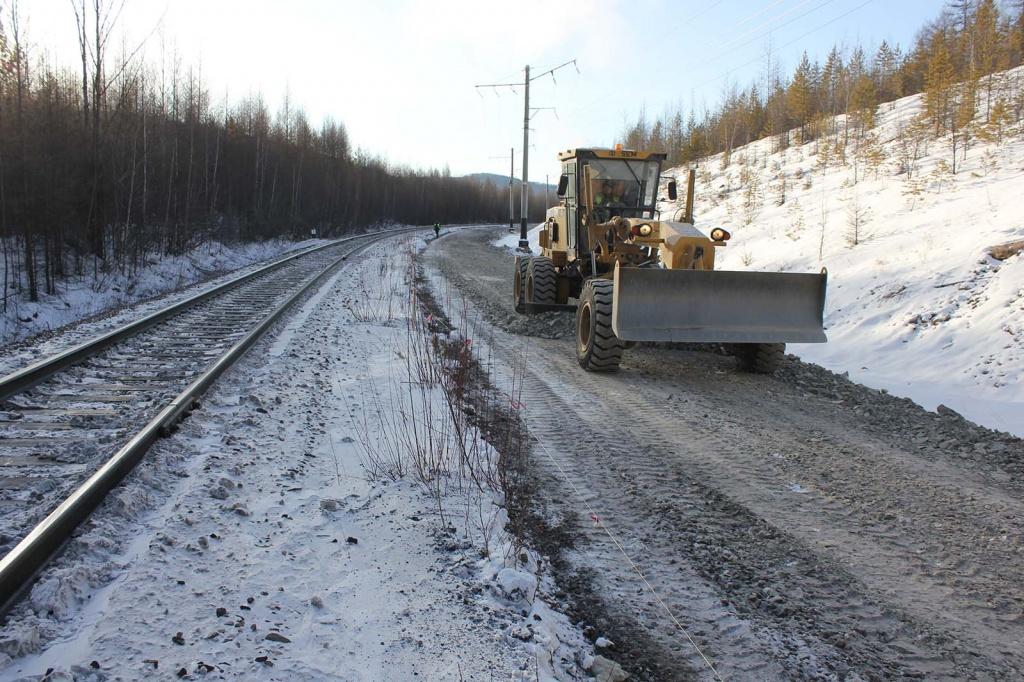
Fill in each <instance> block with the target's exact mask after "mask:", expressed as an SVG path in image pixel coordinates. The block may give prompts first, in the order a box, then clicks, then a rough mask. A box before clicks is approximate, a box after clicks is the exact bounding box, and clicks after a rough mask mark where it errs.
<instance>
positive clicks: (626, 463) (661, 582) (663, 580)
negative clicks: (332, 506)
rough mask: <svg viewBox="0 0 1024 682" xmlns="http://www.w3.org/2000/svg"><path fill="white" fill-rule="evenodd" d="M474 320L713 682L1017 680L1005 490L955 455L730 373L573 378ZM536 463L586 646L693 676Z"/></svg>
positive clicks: (683, 360)
mask: <svg viewBox="0 0 1024 682" xmlns="http://www.w3.org/2000/svg"><path fill="white" fill-rule="evenodd" d="M471 253H472V254H473V255H474V256H476V255H477V252H476V251H473V252H471ZM456 262H458V263H460V264H462V263H466V262H467V259H466V257H465V254H460V258H459V259H458V260H457V261H456ZM443 265H444V262H443V261H442V266H443ZM477 267H483V269H482V270H481V272H493V271H494V264H493V263H492V264H488V265H485V266H477ZM463 283H464V282H463ZM480 288H483V289H485V290H486V289H487V285H480ZM474 293H476V294H479V293H480V292H479V291H476V292H474ZM486 296H487V297H488V299H489V297H490V293H489V292H488V294H486ZM474 302H475V303H480V301H478V300H476V297H475V298H474ZM486 304H487V305H490V304H491V303H490V301H489V300H488V301H486ZM475 323H476V324H477V325H478V331H477V334H478V336H479V337H481V338H490V339H491V344H490V345H491V346H492V347H493V351H494V353H495V355H496V356H497V357H498V359H499V361H498V362H496V363H495V365H496V366H498V365H511V366H515V365H516V364H522V357H523V354H524V353H526V354H528V357H529V365H528V375H527V379H526V381H525V384H526V387H525V389H524V394H523V400H522V401H523V403H524V408H523V411H524V416H525V419H526V422H527V424H528V427H529V430H530V433H531V435H532V436H534V437H537V438H538V439H539V440H540V442H541V443H543V444H544V445H545V446H546V447H547V449H548V450H550V451H551V453H552V454H554V455H555V456H558V457H560V463H562V466H565V467H567V468H568V469H571V473H570V475H571V476H573V477H574V478H576V479H579V480H582V481H585V484H584V486H585V489H586V490H587V491H588V499H589V500H590V501H591V503H592V504H594V506H595V508H596V509H598V510H599V513H600V512H601V511H603V513H605V514H608V515H609V516H608V518H607V519H606V521H607V522H608V524H609V525H610V526H611V528H612V529H613V530H624V531H626V532H625V533H623V535H627V536H629V537H630V541H629V542H628V546H627V551H629V552H630V554H631V555H633V556H634V558H635V559H636V560H637V561H638V563H639V564H640V566H641V568H642V569H643V570H644V572H645V574H647V576H648V578H649V579H650V580H651V582H652V583H653V584H655V585H657V586H661V587H665V588H666V591H665V592H664V593H663V596H665V597H666V601H667V602H668V603H669V604H670V606H672V608H673V609H674V611H675V612H676V614H677V616H679V617H680V619H681V620H683V622H684V624H685V625H686V627H687V629H688V630H690V631H691V633H692V634H694V636H695V638H696V639H697V640H698V642H699V643H700V644H701V646H702V647H707V649H708V652H709V653H710V655H711V657H712V659H713V660H714V661H715V663H716V665H718V666H720V670H721V672H722V674H723V676H724V677H725V678H727V679H728V678H731V677H732V678H750V677H756V678H775V677H803V678H817V677H834V678H840V679H841V678H844V677H849V676H852V677H857V676H862V677H868V678H883V677H884V678H888V677H900V676H906V677H929V678H931V677H939V678H942V677H957V678H963V677H976V676H982V677H985V678H997V679H998V678H1012V677H1015V676H1018V675H1019V674H1020V673H1019V670H1020V669H1021V660H1020V654H1019V653H1018V652H1019V651H1020V647H1019V646H1015V644H1016V643H1017V642H1019V640H1020V636H1021V635H1020V634H1019V633H1020V632H1021V628H1020V624H1021V622H1022V619H1021V610H1022V609H1021V604H1022V603H1024V602H1022V599H1021V587H1020V585H1021V580H1020V578H1021V575H1020V574H1021V562H1020V559H1019V557H1020V537H1021V536H1020V534H1019V529H1020V526H1019V524H1020V521H1019V519H1020V518H1021V515H1020V514H1018V513H1017V512H1018V511H1019V510H1020V508H1021V502H1020V497H1019V495H1017V494H1015V493H1016V492H1017V490H1016V488H1017V486H1015V485H1006V486H1003V485H995V484H994V483H993V479H992V478H991V477H990V476H989V472H988V471H986V470H985V469H984V468H983V467H981V466H980V465H979V463H978V462H976V461H973V460H970V459H968V460H966V461H958V460H957V458H956V455H955V453H951V454H946V453H935V452H917V453H915V452H911V451H910V450H909V449H905V448H903V447H900V445H899V439H898V436H896V435H893V436H891V437H890V436H889V434H885V433H880V432H878V430H877V428H876V425H875V423H874V421H871V422H870V423H868V422H867V421H866V420H865V419H864V418H863V416H862V415H860V414H859V411H858V410H851V409H850V407H849V406H846V405H842V406H840V405H836V404H835V402H838V401H831V400H828V399H827V398H823V397H822V396H819V395H810V396H809V395H807V394H806V393H804V392H803V391H802V389H801V388H799V387H798V386H795V385H793V383H784V382H781V381H777V380H772V379H764V378H753V377H746V376H744V375H737V374H735V372H733V371H732V370H731V361H730V360H729V359H726V358H721V357H717V356H714V355H710V354H706V353H700V354H697V353H692V352H681V351H666V350H660V349H645V348H637V349H635V350H633V351H630V352H629V353H627V359H626V363H625V366H624V371H623V372H620V373H619V374H617V375H611V376H609V375H604V376H598V375H591V374H586V373H583V372H582V371H581V370H580V369H579V368H578V367H577V366H576V363H575V358H574V357H573V351H572V347H571V344H570V343H565V342H558V341H549V340H542V339H531V340H530V341H524V340H523V339H522V337H514V336H508V335H507V334H504V333H503V332H501V331H500V330H492V329H491V328H490V326H489V325H487V324H486V323H484V322H482V321H481V320H479V319H478V320H476V321H475ZM524 348H525V350H524ZM652 377H653V378H652ZM852 407H856V404H854V405H853V406H852ZM923 414H924V415H925V416H927V413H923ZM933 417H934V415H931V417H929V418H933ZM900 418H901V419H905V418H906V416H905V415H901V416H900ZM920 421H922V422H923V421H924V419H921V420H920ZM914 426H915V427H916V426H919V424H916V423H915V424H914ZM545 460H546V455H545V454H544V453H543V452H542V451H540V450H539V449H538V448H534V451H533V453H532V458H531V460H530V465H531V466H532V467H534V468H535V470H536V472H535V474H536V475H535V476H534V479H535V480H536V482H537V485H538V490H535V491H533V492H534V494H535V497H536V498H537V501H538V502H539V503H542V504H543V505H545V506H548V507H550V509H551V510H552V511H551V512H547V511H546V512H545V513H546V514H547V515H549V516H552V517H553V518H557V519H559V520H560V521H559V522H560V523H562V526H570V525H571V527H572V530H571V531H570V533H571V532H575V533H576V534H578V535H579V536H580V538H578V541H577V542H573V540H572V539H571V538H570V539H569V540H568V542H569V543H572V544H574V545H575V547H568V548H566V549H564V550H563V552H562V553H563V554H564V555H565V556H566V557H567V559H568V564H569V565H571V566H573V567H574V568H577V569H579V570H580V572H581V573H583V574H585V578H586V579H587V580H590V581H591V583H592V585H591V586H590V588H592V589H593V590H594V591H595V592H597V593H598V594H599V595H600V596H601V598H602V599H603V600H604V601H605V602H606V603H605V606H606V607H607V611H608V613H609V614H611V615H612V618H611V623H612V633H607V632H606V633H599V634H608V635H609V636H612V638H613V639H614V634H615V628H618V629H619V630H618V631H619V632H629V633H631V635H636V634H639V635H640V636H641V637H646V638H648V639H649V641H647V642H644V643H643V646H642V647H640V649H641V650H645V651H648V652H653V653H654V655H656V656H657V657H658V659H659V661H658V662H659V663H661V665H658V666H657V667H652V669H651V671H650V672H649V674H648V675H647V677H649V678H650V679H688V678H691V677H694V676H699V675H700V674H701V672H700V671H701V665H702V664H701V662H700V660H699V658H698V657H696V655H695V654H694V653H693V652H692V650H687V649H686V647H688V646H689V645H688V644H686V643H685V640H683V639H682V638H681V637H678V636H674V635H675V633H674V632H673V630H672V625H671V622H670V621H669V620H668V619H667V618H665V617H664V616H663V614H661V613H660V611H659V609H658V608H657V605H656V603H655V602H654V601H653V600H652V599H650V598H649V597H648V596H647V595H645V594H643V593H642V589H641V588H640V585H639V583H638V582H637V581H636V578H635V576H634V575H632V574H631V572H630V571H629V569H628V566H626V565H625V564H624V562H623V561H622V560H621V558H620V557H619V555H618V553H617V550H616V549H615V548H614V546H613V545H612V544H611V543H610V542H609V541H608V540H607V538H606V537H605V536H604V534H603V532H602V531H601V529H600V528H598V527H595V526H594V524H593V523H592V522H590V520H588V519H582V520H576V519H578V507H577V505H576V504H575V503H574V500H572V499H570V498H568V497H567V490H566V488H565V486H563V485H561V484H560V482H559V480H558V478H557V477H558V472H557V471H556V469H555V467H553V466H552V465H551V464H550V463H547V462H546V461H545ZM936 523H941V524H943V527H936V526H935V525H934V524H936ZM556 525H557V524H556ZM560 529H562V530H564V528H563V527H560ZM996 533H1002V535H1001V536H996V535H995V534H996ZM972 536H987V537H988V538H990V539H989V540H988V541H987V546H984V547H981V546H977V542H976V541H972ZM993 537H1002V538H1009V542H1006V543H1005V544H1004V545H1000V544H999V543H997V542H992V541H991V538H993ZM570 579H571V580H576V579H577V578H576V577H575V576H573V577H571V578H570ZM986 595H988V596H989V599H988V601H986V599H985V596H986ZM993 596H994V597H995V598H994V600H993V599H992V597H993ZM1015 633H1018V634H1015ZM644 647H646V649H644ZM625 648H629V644H628V643H626V645H625ZM635 649H636V647H633V648H632V649H631V650H630V651H627V652H626V653H627V654H629V653H630V652H631V651H632V650H635ZM620 653H621V652H620ZM619 658H620V660H622V658H623V656H621V655H620V656H619ZM625 658H626V659H628V658H629V656H628V655H627V656H625ZM623 662H624V664H627V665H629V664H630V662H634V663H635V662H636V661H635V660H634V661H628V660H623ZM666 663H667V664H668V665H666ZM673 663H674V664H676V667H675V668H674V669H673V668H671V664H673ZM705 675H706V673H705Z"/></svg>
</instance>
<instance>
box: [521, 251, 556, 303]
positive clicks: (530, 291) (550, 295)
mask: <svg viewBox="0 0 1024 682" xmlns="http://www.w3.org/2000/svg"><path fill="white" fill-rule="evenodd" d="M557 297H558V273H556V272H555V264H554V263H552V262H551V259H550V258H547V257H545V256H534V257H533V258H531V259H530V264H529V265H528V266H527V268H526V301H527V303H555V300H556V299H557Z"/></svg>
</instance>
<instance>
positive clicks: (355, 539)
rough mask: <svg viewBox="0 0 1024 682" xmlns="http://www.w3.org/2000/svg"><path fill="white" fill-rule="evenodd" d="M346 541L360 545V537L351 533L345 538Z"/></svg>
mask: <svg viewBox="0 0 1024 682" xmlns="http://www.w3.org/2000/svg"><path fill="white" fill-rule="evenodd" d="M345 542H347V543H348V544H350V545H358V544H359V538H354V537H352V536H351V535H349V536H348V537H347V538H345Z"/></svg>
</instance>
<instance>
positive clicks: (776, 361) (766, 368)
mask: <svg viewBox="0 0 1024 682" xmlns="http://www.w3.org/2000/svg"><path fill="white" fill-rule="evenodd" d="M785 353H786V344H784V343H743V344H738V347H737V348H736V351H735V355H736V360H737V362H738V363H739V367H740V369H741V370H743V371H744V372H753V373H754V374H773V373H774V372H775V370H777V369H778V368H779V365H780V364H782V357H783V356H784V355H785Z"/></svg>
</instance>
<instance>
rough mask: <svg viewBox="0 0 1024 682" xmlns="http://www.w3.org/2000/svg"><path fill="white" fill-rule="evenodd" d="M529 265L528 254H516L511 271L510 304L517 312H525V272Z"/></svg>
mask: <svg viewBox="0 0 1024 682" xmlns="http://www.w3.org/2000/svg"><path fill="white" fill-rule="evenodd" d="M529 267H530V257H529V256H527V257H525V258H523V257H521V256H516V265H515V270H514V271H513V273H512V305H513V306H514V307H515V309H516V312H517V313H525V312H526V272H527V269H528V268H529Z"/></svg>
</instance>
